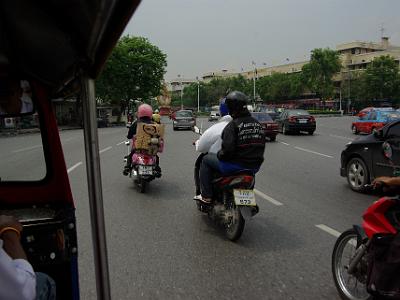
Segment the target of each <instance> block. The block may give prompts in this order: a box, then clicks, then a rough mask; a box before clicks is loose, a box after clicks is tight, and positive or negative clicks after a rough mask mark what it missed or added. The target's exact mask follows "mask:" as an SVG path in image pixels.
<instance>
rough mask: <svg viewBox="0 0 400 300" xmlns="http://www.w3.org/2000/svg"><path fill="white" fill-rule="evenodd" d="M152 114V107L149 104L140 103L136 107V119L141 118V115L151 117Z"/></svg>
mask: <svg viewBox="0 0 400 300" xmlns="http://www.w3.org/2000/svg"><path fill="white" fill-rule="evenodd" d="M152 116H153V109H152V108H151V106H150V105H148V104H141V105H140V106H139V108H138V111H137V117H138V119H141V118H143V117H148V118H150V119H151V117H152Z"/></svg>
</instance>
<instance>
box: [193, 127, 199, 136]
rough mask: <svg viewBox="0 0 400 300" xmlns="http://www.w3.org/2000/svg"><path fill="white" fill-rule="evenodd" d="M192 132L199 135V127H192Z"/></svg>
mask: <svg viewBox="0 0 400 300" xmlns="http://www.w3.org/2000/svg"><path fill="white" fill-rule="evenodd" d="M193 131H194V132H195V133H197V134H201V131H200V129H199V127H197V126H194V127H193Z"/></svg>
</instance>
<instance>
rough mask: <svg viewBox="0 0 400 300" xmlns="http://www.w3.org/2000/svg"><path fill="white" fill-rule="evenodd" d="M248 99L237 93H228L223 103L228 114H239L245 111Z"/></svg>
mask: <svg viewBox="0 0 400 300" xmlns="http://www.w3.org/2000/svg"><path fill="white" fill-rule="evenodd" d="M247 102H248V97H247V96H246V95H245V94H244V93H242V92H239V91H233V92H230V93H229V94H228V95H227V96H226V100H225V103H226V105H227V106H228V110H229V113H230V114H231V115H232V113H233V114H240V113H241V112H245V111H247V107H246V105H247Z"/></svg>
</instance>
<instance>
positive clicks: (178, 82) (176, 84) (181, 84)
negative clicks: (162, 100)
mask: <svg viewBox="0 0 400 300" xmlns="http://www.w3.org/2000/svg"><path fill="white" fill-rule="evenodd" d="M195 82H197V80H196V79H188V78H176V79H173V80H171V81H169V82H167V88H168V91H170V92H172V93H180V92H181V91H182V90H183V89H184V88H185V87H186V86H188V85H191V84H192V83H195Z"/></svg>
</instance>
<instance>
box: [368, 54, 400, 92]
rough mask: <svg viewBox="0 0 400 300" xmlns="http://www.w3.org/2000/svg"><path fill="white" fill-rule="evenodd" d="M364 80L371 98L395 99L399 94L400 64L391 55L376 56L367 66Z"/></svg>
mask: <svg viewBox="0 0 400 300" xmlns="http://www.w3.org/2000/svg"><path fill="white" fill-rule="evenodd" d="M363 80H364V82H365V91H366V93H367V98H369V99H394V98H396V97H398V96H399V92H400V90H399V85H400V76H399V65H398V63H397V62H396V61H395V60H394V59H393V58H392V57H390V56H380V57H377V58H375V59H374V60H373V61H372V63H371V64H370V65H369V66H368V67H367V69H366V71H365V73H364V78H363Z"/></svg>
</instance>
